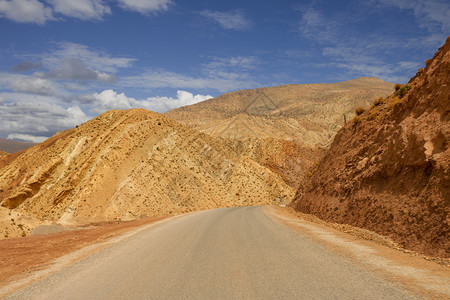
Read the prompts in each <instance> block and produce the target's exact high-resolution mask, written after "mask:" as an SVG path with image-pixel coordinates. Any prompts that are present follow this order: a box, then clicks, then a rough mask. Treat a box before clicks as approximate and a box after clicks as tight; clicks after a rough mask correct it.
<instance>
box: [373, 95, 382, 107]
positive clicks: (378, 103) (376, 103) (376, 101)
mask: <svg viewBox="0 0 450 300" xmlns="http://www.w3.org/2000/svg"><path fill="white" fill-rule="evenodd" d="M383 101H384V98H383V97H379V98H377V99H375V101H373V106H378V105H380V104H381V103H383Z"/></svg>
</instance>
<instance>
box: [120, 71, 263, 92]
mask: <svg viewBox="0 0 450 300" xmlns="http://www.w3.org/2000/svg"><path fill="white" fill-rule="evenodd" d="M119 84H120V85H122V86H125V87H137V88H165V87H170V88H176V89H188V88H189V89H215V90H218V91H219V92H228V91H234V90H239V89H246V88H256V87H259V86H260V85H259V84H258V83H257V82H255V81H253V80H252V79H250V77H249V76H248V74H245V73H243V72H222V71H220V70H217V71H215V72H213V73H211V74H208V75H207V76H204V77H200V76H197V77H193V76H190V75H184V74H179V73H174V72H168V71H161V70H148V71H146V72H144V73H142V74H139V75H136V76H126V77H122V79H121V81H120V82H119Z"/></svg>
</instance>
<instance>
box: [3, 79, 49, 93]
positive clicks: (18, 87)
mask: <svg viewBox="0 0 450 300" xmlns="http://www.w3.org/2000/svg"><path fill="white" fill-rule="evenodd" d="M11 87H12V88H13V89H14V90H15V91H16V92H24V93H30V94H37V95H55V94H56V93H57V87H56V86H55V84H54V83H53V82H51V81H48V80H46V79H41V78H33V77H29V76H21V77H18V78H17V79H16V80H15V81H14V82H12V84H11Z"/></svg>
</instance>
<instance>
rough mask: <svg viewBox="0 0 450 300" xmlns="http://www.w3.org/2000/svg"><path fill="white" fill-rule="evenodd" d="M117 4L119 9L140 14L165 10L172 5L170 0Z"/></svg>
mask: <svg viewBox="0 0 450 300" xmlns="http://www.w3.org/2000/svg"><path fill="white" fill-rule="evenodd" d="M118 2H119V6H120V7H121V8H123V9H126V10H131V11H137V12H139V13H141V14H148V13H152V12H157V11H163V10H167V9H168V8H169V5H170V4H171V3H172V1H171V0H118Z"/></svg>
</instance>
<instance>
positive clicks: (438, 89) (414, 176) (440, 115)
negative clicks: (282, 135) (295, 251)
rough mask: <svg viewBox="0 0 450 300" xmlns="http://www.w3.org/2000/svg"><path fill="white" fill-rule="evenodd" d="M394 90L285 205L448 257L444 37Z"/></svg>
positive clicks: (449, 107)
mask: <svg viewBox="0 0 450 300" xmlns="http://www.w3.org/2000/svg"><path fill="white" fill-rule="evenodd" d="M397 89H398V90H397V91H396V92H395V93H394V94H392V95H391V96H389V97H387V98H386V99H379V100H378V101H376V102H374V103H373V105H372V106H371V107H370V108H369V109H368V110H367V111H365V112H363V113H362V114H361V115H360V116H358V117H355V119H354V120H353V121H352V122H349V123H348V124H346V125H345V126H344V127H343V128H342V129H341V130H340V131H339V132H338V134H337V135H336V137H335V138H334V141H333V143H332V144H331V147H330V149H329V150H328V151H327V152H326V155H325V156H324V157H323V159H322V160H321V161H320V163H319V164H318V165H317V166H315V167H314V168H312V169H311V170H310V174H309V175H310V176H309V177H308V179H307V180H305V181H304V182H302V184H301V185H300V187H299V189H298V191H297V193H296V196H295V198H294V200H293V202H292V203H291V204H290V205H291V206H293V207H294V208H295V209H296V210H298V211H301V212H305V213H311V214H315V215H317V216H319V217H320V218H322V219H325V220H329V221H333V222H338V223H347V224H351V225H354V226H358V227H363V228H367V229H370V230H373V231H375V232H378V233H380V234H382V235H385V236H389V237H391V238H392V239H393V240H395V241H396V242H398V243H399V244H400V245H402V246H403V247H405V248H407V249H412V250H415V251H418V252H421V253H424V254H427V255H432V256H439V257H450V244H449V240H450V236H449V234H450V223H449V208H450V150H449V143H450V38H448V39H447V41H446V43H445V45H444V46H443V47H441V48H440V49H439V51H438V52H437V53H436V54H435V55H434V57H433V59H430V60H427V62H426V67H425V68H424V69H420V70H419V71H418V72H417V75H416V76H414V77H413V78H412V79H411V80H410V82H409V83H408V84H407V85H405V86H401V87H400V86H398V87H397Z"/></svg>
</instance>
